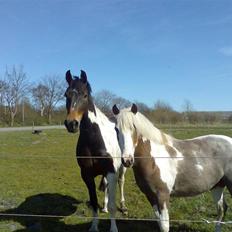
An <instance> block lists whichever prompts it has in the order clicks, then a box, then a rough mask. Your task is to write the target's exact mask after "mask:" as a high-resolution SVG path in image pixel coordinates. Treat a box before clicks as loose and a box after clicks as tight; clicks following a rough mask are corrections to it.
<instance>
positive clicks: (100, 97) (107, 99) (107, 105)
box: [94, 90, 116, 115]
mask: <svg viewBox="0 0 232 232" xmlns="http://www.w3.org/2000/svg"><path fill="white" fill-rule="evenodd" d="M115 98H116V95H115V94H113V93H112V92H110V91H108V90H102V91H100V92H97V93H96V94H95V95H94V101H95V104H96V105H97V107H99V109H100V110H101V111H102V112H103V113H105V114H106V115H108V114H109V113H110V112H111V107H112V102H113V100H114V99H115Z"/></svg>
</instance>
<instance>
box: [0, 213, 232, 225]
mask: <svg viewBox="0 0 232 232" xmlns="http://www.w3.org/2000/svg"><path fill="white" fill-rule="evenodd" d="M70 216H75V217H76V218H78V219H81V220H92V219H96V217H90V216H78V215H69V216H66V215H47V214H15V213H0V217H32V218H47V219H52V218H53V219H54V218H57V219H64V218H67V217H70ZM97 218H98V219H99V220H111V219H115V220H119V221H150V222H162V221H169V222H173V223H198V224H202V223H204V224H223V225H230V224H232V221H217V220H207V219H204V218H202V219H201V220H188V219H170V220H160V219H157V218H125V217H115V218H109V217H97Z"/></svg>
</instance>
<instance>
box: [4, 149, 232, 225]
mask: <svg viewBox="0 0 232 232" xmlns="http://www.w3.org/2000/svg"><path fill="white" fill-rule="evenodd" d="M1 158H7V159H9V158H10V159H11V158H13V159H24V158H33V159H35V158H52V159H57V160H60V159H73V158H79V159H90V158H94V159H112V157H110V156H88V157H85V156H68V155H66V156H55V155H53V156H51V155H49V156H47V155H45V154H44V155H32V154H29V155H16V154H1V153H0V159H1ZM113 158H116V159H117V158H118V159H121V158H122V157H121V156H117V157H113ZM134 158H135V159H151V158H155V159H183V157H175V156H174V157H167V156H154V157H151V156H143V157H134ZM184 158H185V159H186V158H187V159H196V158H197V159H198V158H201V159H222V158H223V159H231V157H224V156H223V157H220V156H214V157H209V156H198V157H190V156H189V157H184ZM70 216H75V218H77V219H79V220H92V219H94V217H90V216H79V215H69V216H67V215H48V214H26V213H23V214H20V213H0V218H9V217H10V218H14V217H17V218H44V219H64V218H68V217H70ZM98 219H99V220H110V218H109V217H101V216H100V217H98ZM114 219H115V220H120V221H150V222H161V220H160V219H157V218H128V217H115V218H114ZM169 222H172V223H197V224H208V225H209V224H218V225H219V224H221V225H227V226H229V225H232V221H218V220H209V219H205V218H202V219H201V220H189V219H170V220H169ZM0 227H1V226H0Z"/></svg>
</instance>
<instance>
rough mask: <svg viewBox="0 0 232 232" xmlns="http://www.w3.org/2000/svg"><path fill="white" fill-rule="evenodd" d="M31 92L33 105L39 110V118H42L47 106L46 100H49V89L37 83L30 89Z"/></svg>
mask: <svg viewBox="0 0 232 232" xmlns="http://www.w3.org/2000/svg"><path fill="white" fill-rule="evenodd" d="M31 92H32V97H33V99H34V102H35V105H36V106H37V107H38V108H39V110H40V116H41V117H43V116H44V111H45V109H46V106H47V99H48V98H49V89H48V87H47V86H45V85H43V84H41V83H39V84H38V85H37V86H36V87H34V88H32V90H31Z"/></svg>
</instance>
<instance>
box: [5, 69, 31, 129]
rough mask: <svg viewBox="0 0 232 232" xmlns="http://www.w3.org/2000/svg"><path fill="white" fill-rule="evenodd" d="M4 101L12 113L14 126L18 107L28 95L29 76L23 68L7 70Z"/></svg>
mask: <svg viewBox="0 0 232 232" xmlns="http://www.w3.org/2000/svg"><path fill="white" fill-rule="evenodd" d="M4 83H5V84H4V92H3V99H4V101H5V103H6V106H7V109H8V110H9V113H10V125H11V126H13V125H14V118H15V115H16V114H17V112H18V105H19V103H20V101H21V100H22V98H23V97H24V96H25V94H26V90H27V88H28V82H27V76H26V73H25V72H24V71H23V66H20V68H18V69H17V68H16V67H15V66H13V68H12V70H8V68H6V72H5V81H4Z"/></svg>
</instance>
